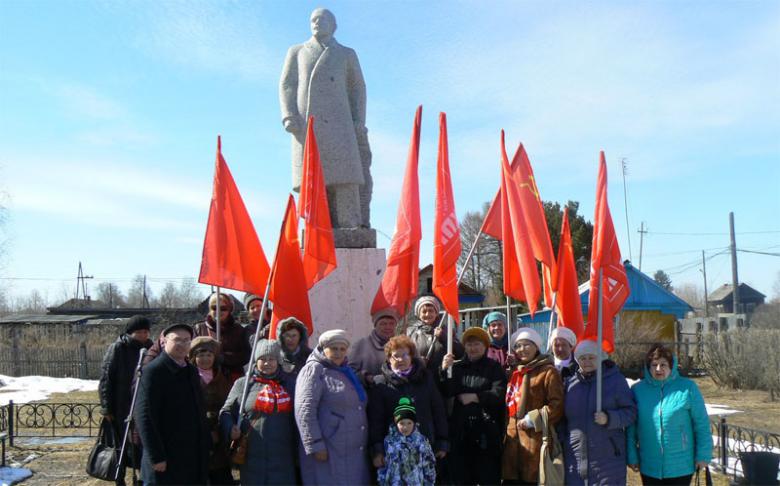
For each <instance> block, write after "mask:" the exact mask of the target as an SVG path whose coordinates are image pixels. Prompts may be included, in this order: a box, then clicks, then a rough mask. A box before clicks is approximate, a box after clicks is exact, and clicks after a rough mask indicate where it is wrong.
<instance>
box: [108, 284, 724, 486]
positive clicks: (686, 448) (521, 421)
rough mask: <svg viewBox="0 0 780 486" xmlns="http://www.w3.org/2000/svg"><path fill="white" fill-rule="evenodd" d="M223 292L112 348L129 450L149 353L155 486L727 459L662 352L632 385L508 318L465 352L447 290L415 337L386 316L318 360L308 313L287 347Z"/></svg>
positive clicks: (581, 348)
mask: <svg viewBox="0 0 780 486" xmlns="http://www.w3.org/2000/svg"><path fill="white" fill-rule="evenodd" d="M219 298H220V299H221V300H219V301H218V300H217V299H218V297H217V296H216V295H213V296H212V297H211V298H210V299H209V313H208V316H207V317H206V319H205V321H204V322H200V323H198V324H197V325H195V326H190V325H187V324H173V325H170V326H168V327H167V328H165V329H164V330H163V331H162V333H161V335H160V336H159V338H158V339H157V341H156V342H153V341H152V340H151V339H150V328H151V326H150V322H149V321H148V320H147V319H146V318H144V317H140V316H136V317H133V318H132V319H130V320H129V321H128V323H127V327H126V329H125V332H124V333H123V334H122V336H120V337H119V339H118V340H117V341H116V342H115V343H113V344H112V345H111V347H110V348H109V350H108V352H107V353H106V356H105V360H104V366H103V376H102V378H101V382H100V388H99V390H100V399H101V407H102V412H103V415H104V416H105V417H106V419H107V420H109V421H111V423H112V425H114V428H115V430H116V431H117V434H118V435H119V437H120V438H121V434H122V432H123V430H124V423H125V420H126V419H127V417H128V414H129V413H130V412H129V411H130V403H131V400H132V395H133V376H134V370H135V368H136V363H137V362H138V361H139V359H140V355H141V353H142V350H144V349H145V350H148V351H143V352H144V353H145V354H146V356H147V359H145V361H146V363H147V364H146V365H145V366H144V368H143V372H142V374H141V375H140V376H141V378H140V380H139V381H138V383H137V387H138V392H137V401H136V404H135V413H134V417H133V418H134V421H133V422H134V432H133V433H132V434H130V436H129V439H128V440H129V443H130V444H131V445H132V446H133V447H134V448H135V449H136V450H137V453H138V454H139V455H140V457H141V460H140V465H141V478H142V480H143V482H144V484H148V485H153V484H214V485H217V484H239V483H240V484H245V485H256V484H257V485H266V484H268V485H270V484H280V485H287V484H304V485H332V484H337V485H362V484H380V485H418V484H420V485H432V484H480V485H493V484H556V483H555V482H552V481H553V480H551V478H555V477H560V478H561V479H560V482H562V483H565V484H572V485H576V484H587V485H591V484H594V485H616V484H625V483H626V474H627V468H631V469H633V470H635V471H637V472H639V473H640V474H641V478H642V481H643V483H644V484H685V485H687V484H689V483H690V479H691V477H692V475H693V474H694V472H695V470H696V468H698V467H702V466H706V465H707V464H708V463H709V461H710V459H711V454H712V440H711V437H710V432H709V421H708V418H707V413H706V410H705V406H704V401H703V399H702V396H701V393H700V392H699V390H698V388H697V387H696V385H695V383H694V382H692V381H691V380H688V379H687V378H684V377H681V376H680V375H679V373H678V372H677V362H676V358H675V357H674V354H673V353H672V352H670V351H669V350H668V349H667V348H665V347H664V346H662V345H655V346H653V347H652V349H650V350H649V351H648V353H647V356H646V363H645V368H646V369H645V377H644V379H642V380H640V381H639V382H637V383H636V384H635V385H634V386H633V387H631V388H630V387H629V386H628V383H627V381H626V379H625V377H624V376H623V375H622V373H621V371H620V369H619V368H618V366H617V365H616V364H615V363H614V362H612V361H611V360H609V359H608V357H607V356H605V355H604V354H603V352H602V351H601V348H600V346H599V345H598V344H597V343H595V342H593V341H589V340H584V341H581V342H577V337H576V336H575V335H574V333H573V332H572V331H571V330H569V329H566V328H565V327H559V328H556V329H555V330H554V332H553V334H552V335H551V336H550V344H549V346H548V347H545V346H544V343H543V339H542V337H541V336H540V335H539V333H538V332H536V331H535V330H534V329H532V328H528V327H523V328H520V329H517V330H516V331H515V332H514V333H512V334H511V335H510V334H509V332H508V326H507V318H506V315H504V314H502V313H500V312H491V313H489V314H487V315H486V316H485V318H484V320H483V322H482V326H481V327H480V326H476V327H471V328H468V329H466V330H465V331H464V332H463V334H462V335H461V336H460V339H458V338H457V336H452V337H453V347H452V352H451V353H448V352H447V349H448V348H447V331H446V326H443V325H441V321H442V318H441V307H440V303H439V301H438V300H437V299H436V298H435V297H434V296H423V297H420V298H419V299H418V301H417V302H416V303H415V306H414V317H415V318H414V320H413V322H410V323H409V325H408V326H406V328H405V329H402V327H403V326H402V321H401V319H400V318H399V316H398V315H397V314H396V313H395V312H394V311H392V310H383V311H381V312H377V313H376V314H374V315H373V316H372V319H373V329H372V331H371V332H370V334H369V335H367V336H360V337H358V339H355V340H354V342H353V339H352V338H353V337H352V336H348V335H347V334H346V333H345V332H344V331H343V330H339V329H333V330H328V331H326V332H323V333H322V334H320V336H319V338H318V340H317V343H316V345H315V346H313V347H312V348H310V347H309V343H308V341H309V337H308V334H307V329H306V326H305V325H304V324H303V323H301V322H300V321H298V320H297V319H295V318H287V319H284V320H282V321H280V322H279V323H278V324H277V326H278V327H277V332H276V333H275V334H276V335H277V336H278V337H277V338H276V339H273V340H272V339H270V336H271V333H270V332H269V330H270V329H269V322H270V316H269V315H265V316H262V318H261V316H260V311H261V305H259V304H260V303H261V301H262V300H261V299H260V298H258V297H257V296H253V295H247V296H246V298H245V299H244V302H245V305H246V307H247V309H248V310H249V311H250V316H251V321H252V322H251V323H250V324H249V325H246V326H242V325H241V324H240V323H239V322H238V321H237V320H236V319H235V318H234V313H233V303H232V300H231V299H230V298H228V297H227V296H226V295H224V294H223V295H221V296H220V297H219ZM218 302H219V305H217V303H218ZM218 311H219V312H220V314H219V319H217V312H218ZM217 322H218V323H219V327H220V329H219V331H220V332H219V335H220V341H217V339H216V337H217V332H216V326H217ZM258 328H259V329H258ZM256 335H257V336H258V339H257V341H256V342H255V336H256ZM548 348H549V351H548ZM250 357H251V359H250ZM599 364H600V366H601V374H602V393H601V400H600V406H599V404H598V403H597V397H596V391H597V383H596V375H597V368H598V366H599ZM246 367H250V368H251V370H247V368H246ZM556 446H558V449H559V450H560V454H559V456H560V457H561V461H560V463H562V466H561V464H560V463H559V464H558V465H556V462H555V461H554V460H552V459H554V457H552V458H551V456H554V455H555V454H556V452H555V451H556ZM136 463H138V462H136ZM555 467H558V468H560V471H559V472H560V476H556V475H555V474H554V473H555V471H552V470H551V469H552V468H555ZM236 469H237V470H238V474H237V475H238V479H237V480H236V479H234V476H235V475H236V472H235V471H236ZM120 476H121V479H120V480H118V483H120V484H121V483H123V482H124V480H123V478H124V475H120Z"/></svg>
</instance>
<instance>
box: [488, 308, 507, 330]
mask: <svg viewBox="0 0 780 486" xmlns="http://www.w3.org/2000/svg"><path fill="white" fill-rule="evenodd" d="M496 321H501V322H503V323H504V326H505V327H506V314H504V313H503V312H498V311H493V312H491V313H489V314H488V315H486V316H485V318H484V319H482V328H483V329H487V328H488V326H489V325H490V323H491V322H496Z"/></svg>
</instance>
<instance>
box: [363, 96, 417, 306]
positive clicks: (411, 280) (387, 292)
mask: <svg viewBox="0 0 780 486" xmlns="http://www.w3.org/2000/svg"><path fill="white" fill-rule="evenodd" d="M421 118H422V106H418V107H417V112H416V113H415V116H414V128H413V129H412V140H411V142H410V143H409V154H408V156H407V158H406V173H405V174H404V182H403V187H402V189H401V200H400V202H399V203H398V215H397V216H396V221H395V233H393V239H392V241H391V242H390V250H389V251H388V254H387V269H386V270H385V273H384V275H382V283H381V284H380V285H379V289H378V290H377V292H376V296H375V297H374V302H373V303H372V304H371V313H372V314H373V313H374V312H377V311H380V310H382V309H387V308H388V307H392V308H394V309H395V310H396V312H398V315H399V316H402V315H404V314H406V310H407V308H408V305H409V303H410V302H411V301H412V300H414V299H415V298H416V297H417V289H418V285H419V282H418V278H419V277H418V274H419V271H420V268H419V265H420V263H419V261H420V239H422V230H421V224H420V184H419V178H418V175H417V166H418V161H419V155H420V123H421Z"/></svg>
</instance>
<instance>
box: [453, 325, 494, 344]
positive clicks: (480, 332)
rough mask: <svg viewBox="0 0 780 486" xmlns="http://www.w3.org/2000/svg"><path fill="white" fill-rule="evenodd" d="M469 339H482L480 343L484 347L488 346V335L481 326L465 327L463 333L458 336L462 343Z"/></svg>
mask: <svg viewBox="0 0 780 486" xmlns="http://www.w3.org/2000/svg"><path fill="white" fill-rule="evenodd" d="M469 339H478V340H480V341H482V343H483V344H484V345H485V348H489V347H490V335H489V334H488V333H487V331H486V330H484V329H482V328H481V327H477V326H474V327H470V328H468V329H466V331H465V332H464V333H463V335H462V336H461V337H460V341H461V342H462V343H463V344H466V341H468V340H469Z"/></svg>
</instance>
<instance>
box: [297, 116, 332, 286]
mask: <svg viewBox="0 0 780 486" xmlns="http://www.w3.org/2000/svg"><path fill="white" fill-rule="evenodd" d="M302 170H303V173H302V176H301V195H300V197H299V198H298V213H299V214H300V217H301V218H303V220H304V224H305V226H304V230H303V271H304V274H305V275H306V286H307V288H309V289H310V288H312V287H313V286H314V284H316V283H317V282H319V281H320V280H322V279H323V278H325V277H326V276H327V275H328V274H329V273H330V272H332V271H333V270H335V269H336V265H337V264H336V244H335V243H334V241H333V225H331V223H330V209H329V208H328V195H327V193H326V191H325V177H324V175H323V173H322V164H321V162H320V151H319V149H318V148H317V138H316V137H315V135H314V117H313V116H311V117H309V124H308V128H307V129H306V143H305V145H304V148H303V168H302Z"/></svg>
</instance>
